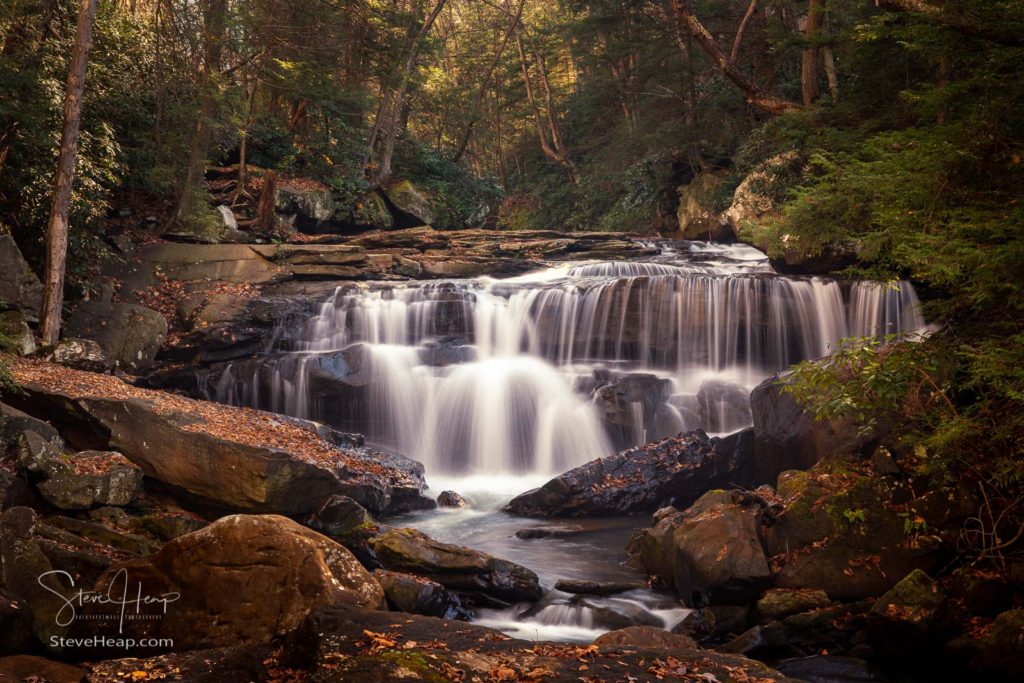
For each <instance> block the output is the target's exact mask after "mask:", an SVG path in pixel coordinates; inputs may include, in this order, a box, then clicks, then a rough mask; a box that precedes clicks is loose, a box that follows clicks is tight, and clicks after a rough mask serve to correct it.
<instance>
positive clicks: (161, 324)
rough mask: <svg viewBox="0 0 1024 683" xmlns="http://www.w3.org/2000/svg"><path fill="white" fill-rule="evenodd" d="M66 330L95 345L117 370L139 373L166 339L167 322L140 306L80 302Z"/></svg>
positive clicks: (153, 357)
mask: <svg viewBox="0 0 1024 683" xmlns="http://www.w3.org/2000/svg"><path fill="white" fill-rule="evenodd" d="M66 331H67V333H68V335H69V336H72V337H81V338H82V339H89V340H91V341H94V342H96V343H97V344H99V345H100V348H102V349H103V353H104V355H105V356H106V357H107V358H109V359H110V360H112V361H113V362H114V363H115V364H116V365H117V366H118V367H119V368H121V369H122V370H124V371H126V372H129V373H133V374H139V373H143V372H145V371H146V370H148V369H149V368H150V367H152V365H153V361H154V359H155V358H156V354H157V351H159V350H160V347H161V346H162V345H163V343H164V339H166V338H167V321H166V320H164V317H163V316H162V315H160V314H159V313H157V312H156V311H154V310H152V309H149V308H145V307H143V306H136V305H134V304H125V303H108V302H102V301H83V302H82V303H81V304H79V305H78V308H76V309H75V311H74V313H72V314H71V317H70V318H69V319H68V323H67V330H66Z"/></svg>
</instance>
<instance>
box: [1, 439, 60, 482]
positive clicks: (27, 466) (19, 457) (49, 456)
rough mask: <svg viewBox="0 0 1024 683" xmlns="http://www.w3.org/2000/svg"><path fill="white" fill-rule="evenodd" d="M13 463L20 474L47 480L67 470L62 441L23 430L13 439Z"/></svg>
mask: <svg viewBox="0 0 1024 683" xmlns="http://www.w3.org/2000/svg"><path fill="white" fill-rule="evenodd" d="M14 447H15V458H16V460H15V462H16V463H17V466H18V469H19V470H20V471H21V472H25V473H28V474H29V475H34V476H35V477H41V478H49V477H52V476H55V475H57V474H58V473H60V472H64V471H66V470H68V469H69V463H68V456H67V455H66V454H65V452H64V441H63V440H62V439H61V438H60V437H57V438H52V437H51V438H47V437H45V436H42V435H41V434H40V433H39V432H36V431H32V430H25V431H23V432H21V433H20V434H18V435H17V436H16V437H15V439H14Z"/></svg>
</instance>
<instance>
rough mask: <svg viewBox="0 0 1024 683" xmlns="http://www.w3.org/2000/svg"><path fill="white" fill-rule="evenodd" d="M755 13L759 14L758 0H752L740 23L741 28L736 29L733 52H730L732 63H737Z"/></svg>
mask: <svg viewBox="0 0 1024 683" xmlns="http://www.w3.org/2000/svg"><path fill="white" fill-rule="evenodd" d="M755 12H757V0H750V4H749V5H748V6H747V12H746V14H744V15H743V20H742V21H740V26H739V28H737V29H736V37H735V38H733V41H732V50H731V51H730V52H729V61H730V62H735V61H736V57H737V56H738V55H739V53H740V46H741V45H742V44H743V34H744V33H745V32H746V30H747V25H748V24H750V20H751V19H753V18H754V13H755Z"/></svg>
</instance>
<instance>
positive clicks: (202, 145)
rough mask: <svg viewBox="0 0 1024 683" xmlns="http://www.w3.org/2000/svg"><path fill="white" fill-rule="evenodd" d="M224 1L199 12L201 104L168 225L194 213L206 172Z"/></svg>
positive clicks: (208, 0) (208, 4)
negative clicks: (178, 194) (201, 61)
mask: <svg viewBox="0 0 1024 683" xmlns="http://www.w3.org/2000/svg"><path fill="white" fill-rule="evenodd" d="M226 14H227V0H206V7H205V11H204V12H203V34H204V36H203V41H204V45H205V49H204V51H203V64H202V70H201V72H200V83H201V88H200V90H201V92H202V94H201V95H200V97H201V102H200V107H199V119H198V120H197V121H196V123H195V126H194V128H193V129H192V138H191V140H190V141H189V151H188V166H187V167H186V170H185V178H184V180H183V182H182V187H181V196H180V198H179V200H178V207H177V210H176V211H175V212H174V215H173V216H172V218H171V223H177V222H179V221H181V220H183V219H185V218H187V217H189V216H190V215H192V213H193V212H194V210H195V208H196V205H195V199H196V185H198V184H199V181H200V180H201V179H202V177H203V170H204V169H205V168H206V155H207V153H208V152H209V149H210V136H211V134H212V130H211V128H212V127H211V125H210V122H211V121H212V120H213V117H214V116H216V114H217V83H216V80H215V74H216V73H217V72H218V71H219V70H220V60H221V54H222V53H223V49H224V31H225V28H226V19H227V17H226Z"/></svg>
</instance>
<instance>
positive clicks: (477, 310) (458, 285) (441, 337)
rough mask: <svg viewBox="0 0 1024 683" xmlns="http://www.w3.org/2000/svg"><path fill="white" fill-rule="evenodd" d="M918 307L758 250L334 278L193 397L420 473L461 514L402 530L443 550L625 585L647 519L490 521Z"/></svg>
mask: <svg viewBox="0 0 1024 683" xmlns="http://www.w3.org/2000/svg"><path fill="white" fill-rule="evenodd" d="M917 303H918V302H917V296H916V294H915V292H914V289H913V287H912V286H911V285H910V284H909V283H907V282H896V283H885V284H883V283H873V282H860V281H858V282H849V281H847V282H844V281H838V280H833V279H828V278H818V277H815V278H795V277H783V276H779V275H777V274H776V273H775V272H774V271H773V270H772V268H771V266H770V265H769V263H768V260H767V258H766V257H765V256H764V254H762V253H761V252H759V251H757V250H755V249H753V248H751V247H747V246H743V245H730V246H726V245H719V244H713V243H702V242H684V243H674V244H668V245H663V246H662V253H661V255H660V256H658V257H655V258H652V259H648V260H644V261H628V262H625V261H608V262H574V263H563V264H556V265H553V266H552V267H550V268H547V269H545V270H541V271H538V272H534V273H530V274H527V275H524V276H520V277H516V278H511V279H505V280H494V279H490V278H477V279H472V280H451V281H444V282H408V283H399V284H394V283H384V282H381V283H369V284H363V285H350V284H346V285H344V286H340V287H339V288H338V289H337V290H335V292H334V293H333V294H332V295H331V296H330V297H329V298H327V299H326V300H325V301H324V302H323V303H322V304H321V305H320V308H319V312H318V313H317V314H316V315H315V316H314V317H312V318H311V319H309V320H304V321H295V320H282V321H281V327H282V329H281V330H280V334H278V335H275V339H276V340H278V341H276V342H274V343H273V344H271V346H270V348H268V352H267V353H266V354H264V355H261V356H259V357H257V358H253V359H250V360H247V361H243V362H234V363H226V364H223V365H221V366H215V367H214V368H212V369H211V371H210V373H209V375H208V377H207V378H206V381H205V385H204V386H205V391H206V393H207V397H208V398H210V399H212V400H217V401H221V402H224V403H231V404H235V405H248V406H253V407H258V408H263V409H266V410H272V411H276V412H281V413H286V414H290V415H294V416H297V417H303V418H308V419H313V420H317V421H319V422H323V423H326V424H330V425H332V426H334V427H336V428H338V429H341V430H343V431H351V432H361V433H363V434H365V435H366V438H367V441H368V442H370V443H372V444H374V445H377V446H379V447H382V448H386V449H391V450H395V451H398V452H401V453H403V454H405V455H408V456H410V457H412V458H414V459H417V460H419V461H421V462H422V463H423V464H424V465H425V467H426V473H427V478H428V481H429V482H430V483H431V487H432V490H433V491H437V492H439V491H441V490H442V489H443V488H453V489H455V490H457V491H459V492H460V493H462V494H463V495H465V496H467V498H469V499H470V501H471V503H472V505H471V507H470V508H468V509H463V510H458V511H450V510H439V511H435V512H431V513H423V514H419V515H416V516H413V517H410V518H409V519H408V520H406V521H407V522H408V523H409V524H411V525H414V526H418V527H420V528H422V529H423V530H424V531H426V532H427V533H429V534H431V535H433V536H434V537H436V538H438V539H439V540H443V541H449V542H456V543H459V544H462V545H469V546H471V547H476V548H479V549H481V550H484V551H487V552H491V553H493V554H495V555H498V556H501V557H505V558H507V559H510V560H513V561H516V562H519V563H520V564H524V565H526V566H528V567H530V568H531V569H533V570H534V571H536V572H537V573H538V574H539V575H540V577H541V579H542V582H543V583H544V584H545V586H546V587H548V588H550V587H551V586H552V585H553V583H554V581H555V580H557V579H558V578H581V579H582V578H586V579H591V580H633V581H635V580H637V579H638V578H639V577H638V576H637V575H636V574H635V573H633V572H632V571H631V570H628V569H626V568H624V567H622V566H621V562H622V560H624V559H625V554H624V546H625V541H626V538H627V537H628V536H629V534H630V533H631V531H632V529H633V528H634V527H636V526H640V525H642V524H644V523H646V520H644V521H642V522H637V521H636V520H621V519H620V520H601V521H595V520H591V521H589V522H586V528H585V530H584V531H583V532H582V533H580V534H578V535H577V536H572V537H568V538H558V539H553V538H548V539H538V540H532V541H522V540H519V539H517V538H515V537H514V532H515V531H516V530H517V529H521V528H524V527H527V526H537V525H538V524H539V523H537V522H534V521H529V520H522V519H516V518H512V517H509V516H508V515H506V514H504V513H501V512H498V509H499V508H500V506H501V505H502V504H503V503H504V502H507V500H508V499H510V498H511V497H512V496H514V495H515V494H517V493H520V492H522V491H524V490H527V489H529V488H532V487H533V486H537V485H539V484H540V483H542V482H543V481H545V480H546V479H547V478H549V477H551V476H553V475H556V474H559V473H561V472H563V471H565V470H567V469H570V468H572V467H574V466H577V465H580V464H583V463H584V462H587V461H589V460H592V459H594V458H596V457H600V456H602V455H606V454H608V453H610V452H614V451H616V450H619V449H622V448H625V447H628V446H631V445H639V444H642V443H646V442H648V441H652V440H656V439H659V438H663V437H665V436H669V435H672V434H675V433H678V432H680V431H683V430H690V429H696V428H702V429H704V430H705V431H707V432H709V433H717V434H722V433H729V432H732V431H735V430H737V429H741V428H743V427H746V426H749V425H750V423H751V413H750V405H749V394H750V391H751V389H752V388H753V387H754V386H756V385H757V384H758V383H759V382H760V381H762V380H763V379H765V378H766V377H768V376H770V375H771V374H773V373H775V372H777V371H780V370H783V369H785V368H787V367H788V366H789V365H791V364H793V363H796V362H799V361H801V360H805V359H808V358H816V357H820V356H823V355H826V354H827V353H829V351H830V349H832V348H833V347H834V345H835V344H836V343H837V342H838V341H839V340H841V339H843V338H844V337H849V336H876V335H883V334H890V333H913V332H918V331H922V330H923V329H924V320H923V318H922V317H921V315H920V312H919V311H918V306H917ZM285 328H287V329H285ZM442 481H444V482H445V486H443V487H442V486H439V483H441V482H442ZM576 521H578V520H576ZM684 615H685V610H683V609H682V607H681V605H680V604H679V603H678V602H677V601H675V600H674V599H672V598H670V597H668V596H665V595H661V594H658V593H656V592H653V591H647V590H643V591H631V592H630V593H624V594H620V595H615V596H610V597H605V598H589V597H574V596H568V595H567V594H564V593H560V592H558V591H553V590H552V591H550V592H549V593H548V595H546V596H545V598H544V600H542V601H541V602H540V603H538V605H534V606H518V607H516V608H513V609H510V610H505V611H502V612H484V613H482V614H481V615H480V617H479V618H480V621H481V622H482V623H487V624H489V625H494V626H497V627H500V628H502V629H503V630H506V631H508V632H510V633H512V632H514V633H516V634H518V635H520V636H522V637H528V638H535V639H557V640H578V641H581V642H582V641H588V640H591V639H592V638H593V637H594V635H596V634H597V633H600V632H602V631H604V630H608V629H609V628H617V627H620V626H622V625H624V622H628V623H648V624H652V625H659V626H663V627H668V628H671V626H673V625H674V624H675V623H676V622H678V621H679V620H680V619H681V618H682V617H683V616H684Z"/></svg>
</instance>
